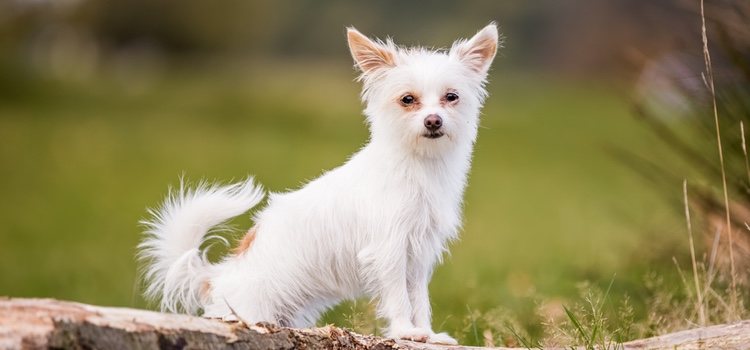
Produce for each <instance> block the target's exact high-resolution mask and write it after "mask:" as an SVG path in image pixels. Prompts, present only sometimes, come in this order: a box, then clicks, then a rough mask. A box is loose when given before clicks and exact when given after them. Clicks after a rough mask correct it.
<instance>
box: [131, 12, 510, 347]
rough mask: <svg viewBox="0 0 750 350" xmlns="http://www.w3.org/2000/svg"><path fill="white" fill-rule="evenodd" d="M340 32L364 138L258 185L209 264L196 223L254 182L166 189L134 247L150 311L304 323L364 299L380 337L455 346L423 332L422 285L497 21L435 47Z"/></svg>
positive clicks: (453, 194) (244, 198) (468, 147)
mask: <svg viewBox="0 0 750 350" xmlns="http://www.w3.org/2000/svg"><path fill="white" fill-rule="evenodd" d="M347 36H348V41H349V48H350V50H351V54H352V56H353V58H354V61H355V62H356V66H357V67H358V68H359V70H360V71H361V72H362V74H361V76H360V77H359V79H360V80H361V81H362V82H363V83H364V88H363V91H362V99H363V101H364V103H365V104H366V108H365V115H366V116H367V121H368V125H369V127H370V132H371V136H370V141H369V142H368V143H367V145H366V146H364V147H363V148H362V149H361V150H360V151H359V152H357V153H356V154H354V155H353V156H352V157H351V159H349V161H348V162H346V164H344V165H342V166H341V167H338V168H336V169H333V170H331V171H329V172H326V173H325V174H324V175H322V176H321V177H319V178H317V179H315V180H313V181H311V182H310V183H308V184H307V185H305V186H304V187H302V188H301V189H299V190H296V191H292V192H287V193H272V194H270V195H269V199H268V205H267V207H266V208H265V209H263V210H260V211H258V212H257V213H256V214H255V217H254V218H255V226H254V227H253V228H252V229H250V231H249V232H248V233H247V235H246V236H245V237H244V238H243V239H242V241H241V242H240V243H239V245H238V247H237V248H235V250H234V253H233V254H231V255H230V256H228V257H226V258H224V259H223V260H222V261H221V262H219V263H215V264H213V263H210V262H209V261H208V260H207V259H206V256H205V253H202V252H201V245H202V244H203V243H204V242H205V241H206V239H208V238H210V237H212V236H209V235H208V233H209V231H210V230H212V228H214V227H215V226H217V225H220V224H222V223H224V222H225V221H227V220H229V219H230V218H232V217H234V216H237V215H240V214H242V213H245V212H246V211H248V210H250V209H251V208H253V207H254V206H255V205H257V204H258V203H259V202H260V201H262V199H263V197H264V192H263V190H262V189H261V188H260V187H259V186H256V185H254V184H253V181H252V179H248V180H247V181H245V182H242V183H237V184H234V185H229V186H223V187H222V186H216V185H213V186H209V185H205V184H204V185H199V186H198V187H197V188H195V189H185V188H184V187H183V186H181V187H180V189H179V191H177V192H176V193H171V194H170V195H169V196H168V198H167V199H166V201H165V202H164V204H163V205H162V207H161V208H160V209H159V210H157V211H152V212H151V214H152V215H153V218H152V219H150V220H149V221H146V222H145V224H146V225H147V231H146V238H145V239H144V240H143V242H142V243H141V244H140V246H139V248H140V253H139V254H140V256H141V258H144V259H146V260H147V262H148V263H147V266H146V268H145V279H146V280H147V283H148V287H147V290H146V295H147V296H148V297H149V298H152V299H158V298H160V299H161V308H162V309H163V310H167V311H172V312H177V311H184V312H188V313H191V314H195V313H198V312H199V311H200V310H203V315H204V316H206V317H221V318H224V319H231V318H233V316H237V317H239V318H241V319H242V320H244V321H247V322H260V321H266V322H272V323H276V324H279V325H282V326H291V327H309V326H312V325H314V323H315V322H316V321H317V319H318V318H319V316H320V315H321V313H322V312H324V311H325V310H327V309H328V308H330V307H332V306H333V305H335V304H337V303H339V302H340V301H341V300H343V299H350V298H357V297H359V296H361V295H368V296H371V297H373V298H375V299H376V300H377V301H378V315H379V316H380V317H384V318H386V319H387V320H388V322H389V325H388V329H387V335H388V336H390V337H394V338H402V339H411V340H416V341H423V342H425V341H426V342H432V343H445V344H456V341H455V340H454V339H453V338H451V337H450V336H448V335H447V334H445V333H435V332H434V331H433V330H432V326H431V324H430V322H431V321H430V319H431V311H430V301H429V296H428V289H427V286H428V284H429V281H430V277H431V275H432V271H433V268H434V267H435V265H436V263H438V262H440V261H441V258H442V255H443V254H444V253H445V252H446V251H447V249H446V245H447V244H448V243H449V241H451V240H453V239H455V238H456V237H457V235H458V230H459V228H460V226H461V202H462V197H463V193H464V188H465V187H466V177H467V173H468V171H469V167H470V165H471V154H472V149H473V146H474V142H475V140H476V137H477V127H478V123H479V111H480V108H481V106H482V103H483V101H484V99H485V97H486V95H487V93H486V91H485V89H484V85H485V83H486V76H487V71H488V70H489V68H490V64H491V63H492V60H493V58H494V57H495V53H496V51H497V48H498V45H499V43H498V33H497V27H496V25H495V24H494V23H491V24H490V25H488V26H486V27H485V28H484V29H482V30H481V31H479V32H478V33H477V34H476V35H475V36H474V37H472V38H471V39H469V40H459V41H456V42H455V43H454V44H453V46H452V47H451V49H450V50H447V51H441V50H437V51H436V50H428V49H423V48H400V47H397V46H396V45H395V44H394V43H393V42H392V41H391V40H387V41H385V42H382V41H373V40H370V39H368V38H367V37H366V36H364V35H362V34H361V33H360V32H358V31H357V30H356V29H354V28H349V29H348V30H347Z"/></svg>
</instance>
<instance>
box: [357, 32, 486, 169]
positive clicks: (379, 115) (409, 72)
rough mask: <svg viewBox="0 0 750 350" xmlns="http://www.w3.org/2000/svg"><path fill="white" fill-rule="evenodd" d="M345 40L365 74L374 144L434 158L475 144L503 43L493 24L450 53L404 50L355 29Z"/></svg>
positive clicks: (363, 79) (367, 110)
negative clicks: (489, 75) (492, 67)
mask: <svg viewBox="0 0 750 350" xmlns="http://www.w3.org/2000/svg"><path fill="white" fill-rule="evenodd" d="M347 37H348V40H349V49H350V51H351V53H352V57H353V58H354V61H355V63H356V66H357V68H358V69H359V70H360V71H361V72H362V74H361V75H360V80H361V81H362V82H363V83H364V87H363V91H362V99H363V100H364V102H365V104H366V108H365V115H366V116H367V120H368V123H369V125H370V130H371V133H372V141H373V142H387V143H390V144H395V145H400V146H404V147H406V148H407V149H408V150H410V151H413V152H415V153H416V154H419V155H425V156H435V155H439V154H441V153H443V152H444V151H445V150H448V149H451V148H454V147H456V146H457V145H471V144H472V143H473V142H474V141H475V140H476V135H477V127H478V124H479V109H480V108H481V106H482V103H483V101H484V98H485V97H486V95H487V93H486V91H485V89H484V85H485V83H486V78H487V71H488V70H489V68H490V64H491V63H492V60H493V58H494V57H495V53H496V52H497V47H498V44H499V43H498V33H497V27H496V25H495V24H494V23H491V24H490V25H488V26H486V27H484V28H483V29H482V30H480V31H479V32H478V33H477V34H476V35H474V36H473V37H472V38H471V39H469V40H458V41H456V42H455V43H454V44H453V46H452V47H451V49H450V50H448V51H443V50H427V49H423V48H400V47H397V46H396V45H395V44H394V43H393V41H391V40H390V39H389V40H387V41H385V42H383V41H379V40H371V39H369V38H367V37H366V36H364V35H362V34H361V33H360V32H359V31H357V30H356V29H354V28H349V29H348V31H347Z"/></svg>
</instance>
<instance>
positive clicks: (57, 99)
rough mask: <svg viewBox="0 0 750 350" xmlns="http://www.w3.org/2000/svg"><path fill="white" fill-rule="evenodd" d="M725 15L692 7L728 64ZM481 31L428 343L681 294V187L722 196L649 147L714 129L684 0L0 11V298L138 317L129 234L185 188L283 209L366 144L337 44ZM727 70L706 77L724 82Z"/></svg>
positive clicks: (351, 308)
mask: <svg viewBox="0 0 750 350" xmlns="http://www.w3.org/2000/svg"><path fill="white" fill-rule="evenodd" d="M741 4H742V3H741V1H714V2H711V4H709V5H708V7H707V13H708V15H709V29H710V30H714V28H716V27H712V26H719V24H722V23H729V22H727V21H734V22H731V23H733V24H732V25H726V26H724V27H723V28H724V29H726V30H725V33H719V32H717V31H716V30H714V31H711V32H710V33H709V35H710V37H711V38H721V35H724V36H725V37H728V38H729V39H730V41H731V40H734V41H732V42H734V43H739V44H736V47H737V48H739V52H740V56H739V62H740V63H741V62H745V63H746V62H747V57H748V56H747V55H746V53H747V51H746V50H747V45H746V44H747V40H745V41H741V40H735V39H737V38H745V39H747V38H748V37H750V34H749V33H748V31H747V23H748V22H743V21H744V20H746V19H747V18H748V17H747V16H748V13H750V12H748V9H747V8H746V6H741ZM743 16H745V17H743ZM490 21H497V22H498V23H499V25H500V26H501V31H502V32H503V33H504V36H505V38H506V40H505V43H504V48H503V49H502V50H501V51H500V54H499V56H498V57H497V59H496V60H495V63H494V68H493V70H492V71H491V73H490V77H489V80H490V85H489V91H490V98H489V99H488V102H487V104H486V107H485V108H484V111H483V116H482V128H481V130H480V136H479V141H478V143H477V145H476V152H475V158H474V165H473V169H472V172H471V178H470V185H469V188H468V190H467V193H466V201H465V227H464V230H463V233H462V235H461V237H462V238H461V241H460V242H457V243H456V244H454V246H453V247H452V249H451V251H452V253H451V255H450V256H449V257H448V258H447V259H446V262H445V264H444V265H443V266H442V267H440V268H439V269H438V270H437V272H436V274H435V277H434V279H433V281H432V284H431V293H432V298H433V299H432V300H433V305H434V324H435V326H436V328H438V329H441V330H447V331H449V332H451V333H454V334H457V335H458V336H459V337H461V338H462V339H464V341H467V342H470V343H471V342H481V340H480V339H478V338H477V334H476V332H477V331H476V329H473V330H472V329H471V328H470V327H469V328H467V321H466V320H467V317H471V315H472V314H473V313H474V312H475V311H476V310H490V309H494V308H502V309H504V310H509V311H508V312H511V313H513V314H515V315H517V317H518V318H519V319H520V320H521V322H522V323H523V325H524V326H525V327H526V328H527V329H529V330H530V331H531V332H532V333H533V332H534V329H536V328H535V327H536V326H535V322H536V321H535V320H536V319H537V317H538V316H539V315H538V312H539V311H538V310H539V309H540V304H544V305H542V306H545V307H544V308H542V309H543V310H546V311H545V312H549V313H556V312H557V313H559V312H561V308H560V306H561V305H565V304H566V303H567V302H569V301H570V300H571V299H574V298H577V295H578V294H577V293H578V290H577V287H576V286H577V285H578V284H579V283H581V282H583V281H589V282H590V283H592V284H594V285H599V286H602V287H607V286H608V285H609V284H610V283H611V284H612V288H611V293H610V298H612V299H614V300H618V299H622V298H624V296H625V295H628V296H629V298H630V300H632V302H633V305H634V306H635V312H636V313H640V314H644V313H646V312H647V302H646V300H647V299H648V297H649V295H648V292H647V291H646V290H645V289H644V287H643V286H644V276H647V275H649V274H657V275H658V276H660V278H663V279H664V280H666V281H668V282H667V284H669V283H673V284H675V285H677V287H675V288H679V282H676V281H678V277H677V276H678V273H677V270H676V268H675V265H674V263H673V261H672V257H675V258H676V259H677V260H678V261H679V262H681V263H687V262H688V261H689V260H685V259H686V258H687V257H688V255H687V254H688V240H687V233H686V229H685V224H684V216H683V214H682V212H681V210H682V209H681V196H682V187H681V186H682V181H683V179H688V180H689V181H690V182H691V183H693V182H694V183H696V184H701V186H702V187H701V189H703V190H705V191H704V192H705V194H706V195H705V198H706V201H710V198H712V197H711V194H712V193H714V192H712V191H713V190H714V189H715V188H716V187H715V186H716V185H719V184H720V183H717V182H712V181H713V179H714V178H712V177H711V176H709V175H706V174H705V173H703V172H701V171H700V170H699V169H696V167H695V166H692V165H691V164H692V163H691V162H690V161H689V159H688V160H686V159H685V157H683V156H681V154H680V153H679V152H675V147H674V144H670V142H669V140H668V138H666V137H665V136H664V134H663V133H660V132H659V130H660V129H659V126H662V127H664V126H666V128H669V129H670V130H675V132H676V133H677V134H679V135H693V134H691V133H690V132H689V131H690V125H691V124H690V123H692V122H694V121H695V120H703V121H706V120H708V121H712V119H710V117H708V115H703V114H700V113H696V111H698V112H703V111H705V109H706V107H708V103H709V102H710V101H709V100H707V99H706V98H705V94H703V92H705V88H704V85H703V81H702V78H701V72H702V71H703V70H704V68H703V56H702V52H701V48H702V44H701V42H700V17H699V13H698V2H697V1H681V0H674V1H672V0H664V1H649V0H612V1H595V0H576V1H564V2H562V1H552V0H546V1H533V2H530V1H467V2H459V1H431V2H418V1H390V0H389V1H377V2H374V1H373V2H350V1H340V0H327V1H312V0H303V1H290V0H286V1H244V0H229V1H210V2H209V1H199V0H183V1H180V2H174V1H163V0H156V1H154V0H131V1H98V0H57V1H52V0H5V1H0V198H1V200H0V223H1V224H0V295H9V296H17V297H53V298H60V299H70V300H76V301H81V302H86V303H94V304H106V305H117V306H130V307H146V306H148V305H147V303H146V302H145V301H144V300H143V299H142V297H141V294H140V283H139V281H138V271H137V262H136V260H135V258H134V256H135V246H136V245H137V243H138V241H139V239H140V238H141V230H142V227H140V226H139V220H141V219H142V218H144V217H145V216H146V208H148V207H154V206H156V205H158V203H159V201H160V200H161V199H162V198H163V196H164V195H165V193H166V191H167V188H168V186H170V185H175V184H177V183H178V179H179V177H180V176H181V175H183V174H184V175H185V177H186V178H187V179H192V180H199V179H209V180H216V181H222V182H229V181H232V180H237V179H241V178H243V177H245V176H247V175H254V176H256V178H257V179H258V181H259V182H260V183H262V184H264V185H265V186H266V187H267V188H268V189H269V190H271V191H284V190H287V189H293V188H296V187H298V186H300V185H301V184H303V183H304V181H306V180H308V179H312V178H314V177H316V176H318V175H319V174H321V172H323V171H324V170H325V169H330V168H332V167H335V166H337V165H339V164H341V163H342V162H344V161H345V160H346V159H347V157H348V155H350V154H351V153H353V152H355V151H356V150H357V149H358V148H359V147H361V146H362V145H363V144H364V143H365V142H366V140H367V129H366V125H365V124H364V118H363V117H362V114H361V109H362V105H361V103H360V101H359V97H358V94H359V89H360V86H359V84H358V83H356V82H355V81H354V78H355V76H356V73H355V71H354V70H353V66H352V61H351V58H350V57H349V53H348V50H347V48H346V42H345V35H344V33H345V27H347V26H350V25H354V26H356V27H357V28H358V29H359V30H360V31H362V32H364V33H366V34H369V35H372V36H376V37H380V38H384V37H386V36H392V37H394V38H395V40H396V41H397V42H398V43H401V44H405V45H425V46H428V47H447V46H450V44H451V43H452V41H453V40H455V39H458V38H461V37H469V36H471V35H472V34H473V33H474V32H475V31H476V30H478V29H480V28H481V27H482V26H484V25H486V24H487V23H489V22H490ZM717 33H718V34H717ZM717 40H718V39H717ZM717 42H720V41H717ZM712 45H718V44H713V43H712ZM743 50H745V51H743ZM722 52H724V53H726V52H728V51H726V50H722V48H718V49H717V53H716V54H715V56H716V57H715V65H716V67H717V68H716V72H715V76H716V79H717V81H720V82H722V83H723V82H728V83H727V84H731V83H733V82H736V81H737V80H741V79H739V77H742V76H744V75H742V73H741V72H742V70H741V69H740V70H737V69H738V68H737V67H740V66H741V65H737V64H734V65H733V64H732V62H735V61H736V60H735V61H733V60H732V57H733V56H732V55H731V54H722ZM743 55H744V56H743ZM738 72H739V73H738ZM745 74H747V73H745ZM745 101H747V100H745ZM696 115H698V117H696ZM745 117H746V115H745ZM700 118H703V119H700ZM705 118H709V119H705ZM740 119H741V118H740ZM644 120H646V122H644ZM735 121H736V120H735ZM654 125H657V127H656V128H655V127H654ZM732 125H733V126H732V127H734V126H736V125H734V124H732ZM655 129H656V132H655ZM685 130H687V131H685ZM733 130H736V129H733ZM662 131H663V130H662ZM732 132H734V135H738V134H737V132H736V131H732ZM700 135H701V136H700V137H695V138H693V139H692V140H699V141H696V145H698V146H699V149H700V150H702V152H703V154H705V155H706V158H707V159H709V161H708V162H709V164H711V165H715V164H716V161H717V160H716V153H715V144H712V143H711V142H715V141H714V139H712V138H711V137H712V136H711V134H710V133H705V134H700ZM665 138H666V139H667V140H666V141H667V142H665ZM735 139H736V138H735ZM688 140H691V139H690V138H688ZM737 146H738V145H737V144H734V149H735V150H736V149H738V148H737ZM730 150H731V149H730ZM737 154H740V153H737ZM740 156H741V154H740ZM737 164H740V165H741V164H742V163H741V161H739V163H737ZM739 169H741V167H740V168H739ZM665 174H667V175H665ZM740 175H742V172H740ZM655 179H656V180H655ZM738 181H739V180H738ZM744 183H745V182H743V184H744ZM738 188H741V186H739V187H738ZM739 192H741V191H739ZM745 195H746V193H745ZM235 224H236V226H237V227H238V231H237V233H236V235H240V234H241V233H242V228H243V227H248V225H250V222H249V217H248V216H245V217H243V218H241V219H239V220H237V221H236V222H235ZM711 238H713V235H711ZM706 241H707V242H708V243H705V242H706ZM710 243H711V239H708V240H703V239H698V244H699V252H703V251H704V246H707V245H708V244H710ZM221 251H222V248H221V247H218V248H216V253H215V254H220V253H221ZM701 254H702V253H701ZM686 266H687V265H686ZM670 281H671V282H670ZM363 305H364V306H363ZM368 310H371V307H369V306H367V304H366V303H363V302H360V303H357V304H352V303H348V304H345V305H343V306H341V307H339V308H337V309H336V310H334V311H332V312H331V313H329V314H328V315H327V316H326V318H325V319H324V320H323V321H321V322H334V323H337V324H343V325H353V324H354V323H357V322H360V321H358V320H354V318H360V317H361V316H356V314H359V313H362V312H365V313H366V312H367V311H368ZM355 326H356V324H355ZM480 337H481V336H480Z"/></svg>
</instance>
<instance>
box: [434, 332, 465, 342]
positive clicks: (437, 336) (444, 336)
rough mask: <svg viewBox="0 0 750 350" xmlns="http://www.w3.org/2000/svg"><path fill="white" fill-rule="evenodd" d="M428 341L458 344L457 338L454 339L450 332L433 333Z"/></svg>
mask: <svg viewBox="0 0 750 350" xmlns="http://www.w3.org/2000/svg"><path fill="white" fill-rule="evenodd" d="M427 342H428V343H432V344H443V345H458V342H457V341H456V339H453V337H451V336H450V335H448V333H445V332H443V333H433V334H431V335H430V337H429V338H428V339H427Z"/></svg>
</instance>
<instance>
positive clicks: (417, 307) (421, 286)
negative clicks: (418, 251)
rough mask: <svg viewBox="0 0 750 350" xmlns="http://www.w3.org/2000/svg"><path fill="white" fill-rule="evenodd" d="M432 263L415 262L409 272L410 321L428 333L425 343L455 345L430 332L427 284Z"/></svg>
mask: <svg viewBox="0 0 750 350" xmlns="http://www.w3.org/2000/svg"><path fill="white" fill-rule="evenodd" d="M434 263H435V262H434V261H433V260H429V259H425V258H424V256H423V260H422V261H416V262H415V264H413V266H412V269H411V271H410V281H409V283H408V286H409V299H410V300H411V305H412V321H413V322H414V325H415V326H416V327H417V328H421V329H426V330H428V331H429V332H430V336H429V337H428V339H427V341H428V342H430V343H438V344H449V345H455V344H458V342H457V341H456V340H455V339H453V338H452V337H451V336H449V335H448V334H446V333H435V332H434V331H433V330H432V310H431V307H430V295H429V288H428V286H429V284H430V278H431V277H432V269H433V266H434Z"/></svg>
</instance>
